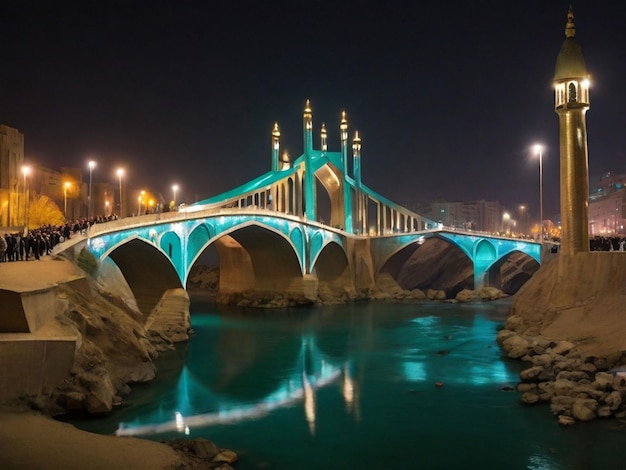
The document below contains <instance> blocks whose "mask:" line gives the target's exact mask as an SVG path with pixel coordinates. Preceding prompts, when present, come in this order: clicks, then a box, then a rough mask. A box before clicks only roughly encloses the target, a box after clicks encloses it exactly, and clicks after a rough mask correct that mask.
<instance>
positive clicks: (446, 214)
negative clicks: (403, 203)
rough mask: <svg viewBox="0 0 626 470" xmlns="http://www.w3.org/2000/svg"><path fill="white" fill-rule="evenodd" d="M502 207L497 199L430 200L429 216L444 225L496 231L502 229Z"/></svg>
mask: <svg viewBox="0 0 626 470" xmlns="http://www.w3.org/2000/svg"><path fill="white" fill-rule="evenodd" d="M502 214H503V212H502V208H501V207H500V203H499V202H497V201H485V200H484V199H481V200H478V201H469V202H441V201H439V202H432V203H431V204H430V214H429V216H430V217H431V218H432V219H433V220H435V221H436V222H439V223H442V224H443V225H444V226H446V227H454V228H458V229H462V230H475V231H479V232H489V233H496V232H500V231H501V230H502Z"/></svg>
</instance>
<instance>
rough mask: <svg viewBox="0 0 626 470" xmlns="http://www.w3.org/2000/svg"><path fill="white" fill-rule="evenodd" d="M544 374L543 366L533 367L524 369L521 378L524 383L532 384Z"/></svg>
mask: <svg viewBox="0 0 626 470" xmlns="http://www.w3.org/2000/svg"><path fill="white" fill-rule="evenodd" d="M542 372H543V367H541V366H533V367H530V368H528V369H524V370H523V371H521V372H520V373H519V376H520V378H521V379H522V381H524V382H532V381H534V380H536V379H537V377H539V375H540V374H541V373H542Z"/></svg>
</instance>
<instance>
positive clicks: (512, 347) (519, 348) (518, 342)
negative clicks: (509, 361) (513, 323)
mask: <svg viewBox="0 0 626 470" xmlns="http://www.w3.org/2000/svg"><path fill="white" fill-rule="evenodd" d="M528 346H529V343H528V341H527V340H525V339H524V338H522V337H521V336H519V335H515V336H511V337H510V338H507V339H506V340H504V341H503V343H502V349H504V351H505V352H506V353H507V355H508V356H509V357H511V358H518V357H522V356H524V355H525V354H526V353H527V352H528Z"/></svg>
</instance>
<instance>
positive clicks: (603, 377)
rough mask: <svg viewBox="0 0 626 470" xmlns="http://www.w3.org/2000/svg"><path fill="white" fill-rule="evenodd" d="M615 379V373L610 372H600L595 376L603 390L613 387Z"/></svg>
mask: <svg viewBox="0 0 626 470" xmlns="http://www.w3.org/2000/svg"><path fill="white" fill-rule="evenodd" d="M613 380H614V377H613V374H609V373H608V372H598V373H597V374H596V376H595V382H597V384H598V387H600V389H602V390H607V389H611V388H613Z"/></svg>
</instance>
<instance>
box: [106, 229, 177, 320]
mask: <svg viewBox="0 0 626 470" xmlns="http://www.w3.org/2000/svg"><path fill="white" fill-rule="evenodd" d="M108 256H109V258H111V259H112V260H113V261H114V262H115V264H116V265H117V267H118V268H119V269H120V271H121V272H122V274H123V275H124V278H125V279H126V282H127V283H128V286H129V287H130V289H131V291H132V292H133V295H134V296H135V300H136V301H137V307H138V308H139V310H140V311H141V313H143V314H144V317H145V318H147V317H148V316H149V315H150V313H151V312H152V310H153V309H154V307H155V306H156V305H157V303H158V302H159V300H161V297H162V296H163V294H164V293H165V292H166V291H168V290H170V289H179V288H182V287H183V286H182V284H181V281H180V278H179V277H178V274H177V272H176V269H175V266H174V265H173V264H172V262H171V260H170V259H169V258H168V257H167V255H166V254H165V253H164V252H163V251H161V250H160V249H159V248H157V247H156V246H154V245H152V244H150V243H148V242H146V241H144V240H142V239H139V238H133V239H131V240H129V241H128V242H126V243H123V244H120V245H119V246H117V247H116V248H115V249H113V250H112V251H111V252H110V253H109V255H108Z"/></svg>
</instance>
